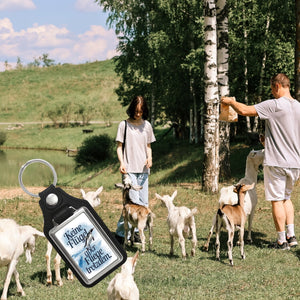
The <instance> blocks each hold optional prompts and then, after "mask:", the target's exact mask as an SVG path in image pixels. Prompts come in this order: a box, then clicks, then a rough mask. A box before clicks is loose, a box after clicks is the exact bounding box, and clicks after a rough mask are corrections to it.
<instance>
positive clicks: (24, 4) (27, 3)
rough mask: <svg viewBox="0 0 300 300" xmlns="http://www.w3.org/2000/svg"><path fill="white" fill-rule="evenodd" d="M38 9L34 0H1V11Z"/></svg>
mask: <svg viewBox="0 0 300 300" xmlns="http://www.w3.org/2000/svg"><path fill="white" fill-rule="evenodd" d="M31 9H36V6H35V4H34V3H33V1H32V0H0V11H4V10H31Z"/></svg>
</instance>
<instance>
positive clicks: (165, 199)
mask: <svg viewBox="0 0 300 300" xmlns="http://www.w3.org/2000/svg"><path fill="white" fill-rule="evenodd" d="M155 196H156V198H157V199H160V200H161V201H162V203H164V205H165V206H166V207H167V209H168V218H167V222H168V225H169V233H170V238H171V249H170V255H173V254H174V249H173V248H174V236H178V239H179V244H180V247H181V253H182V257H183V259H185V258H186V251H185V238H187V237H188V236H189V232H190V231H191V232H192V251H191V255H192V256H195V251H196V250H195V249H196V245H197V236H196V224H195V218H194V215H195V214H196V213H197V208H196V207H195V208H193V209H192V210H190V209H189V208H187V207H185V206H181V207H176V206H175V205H174V204H173V200H174V198H175V197H176V196H177V190H176V191H175V192H174V193H173V195H172V196H169V195H164V196H160V195H159V194H155Z"/></svg>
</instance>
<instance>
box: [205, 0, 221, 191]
mask: <svg viewBox="0 0 300 300" xmlns="http://www.w3.org/2000/svg"><path fill="white" fill-rule="evenodd" d="M204 43H205V46H204V50H205V54H206V59H205V63H204V83H205V97H204V99H205V106H206V111H205V120H204V160H203V176H202V181H203V182H202V188H203V190H204V191H206V192H211V193H217V192H218V183H219V96H218V72H217V20H216V3H215V0H205V1H204Z"/></svg>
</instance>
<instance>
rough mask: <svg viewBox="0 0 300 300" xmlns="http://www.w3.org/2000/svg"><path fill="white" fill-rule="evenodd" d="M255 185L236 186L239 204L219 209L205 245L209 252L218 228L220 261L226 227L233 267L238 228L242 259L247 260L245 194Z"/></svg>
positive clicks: (226, 205)
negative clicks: (221, 241)
mask: <svg viewBox="0 0 300 300" xmlns="http://www.w3.org/2000/svg"><path fill="white" fill-rule="evenodd" d="M254 185H255V184H254V183H253V184H251V185H245V184H238V185H236V186H235V190H234V191H235V192H236V193H237V194H238V203H237V204H235V205H229V204H224V205H223V206H222V207H221V208H219V209H218V211H217V213H216V215H215V217H214V221H213V226H212V228H211V230H210V232H209V234H208V238H207V241H206V243H205V245H204V249H205V250H207V251H208V246H209V241H210V238H211V236H212V234H213V229H214V228H216V258H217V260H220V238H219V237H220V231H221V228H222V227H224V228H225V229H226V230H227V231H228V240H227V246H228V258H229V262H230V264H231V265H233V259H232V248H233V238H234V230H235V229H236V228H238V229H239V230H240V234H239V244H240V249H241V256H242V259H245V258H246V256H245V252H244V230H245V222H246V214H245V211H244V209H243V207H244V198H245V193H246V192H247V191H248V190H251V189H253V187H254Z"/></svg>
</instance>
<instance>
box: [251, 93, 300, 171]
mask: <svg viewBox="0 0 300 300" xmlns="http://www.w3.org/2000/svg"><path fill="white" fill-rule="evenodd" d="M254 107H255V109H256V111H257V113H258V116H259V117H260V118H261V119H262V120H265V160H264V165H267V166H273V167H282V168H300V102H298V101H297V100H295V99H290V98H286V97H281V98H279V99H271V100H266V101H263V102H261V103H259V104H256V105H254Z"/></svg>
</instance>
